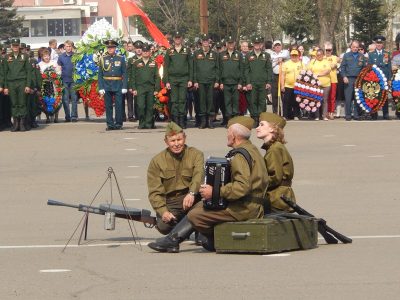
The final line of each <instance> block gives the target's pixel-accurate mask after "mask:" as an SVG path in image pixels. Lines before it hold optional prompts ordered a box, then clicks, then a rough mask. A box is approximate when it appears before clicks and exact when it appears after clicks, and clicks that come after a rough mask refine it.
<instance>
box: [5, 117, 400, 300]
mask: <svg viewBox="0 0 400 300" xmlns="http://www.w3.org/2000/svg"><path fill="white" fill-rule="evenodd" d="M164 127H165V123H157V129H155V130H138V129H137V123H125V124H124V130H121V131H111V132H110V131H108V132H106V131H105V123H104V120H95V119H93V120H92V121H90V122H84V121H79V122H77V123H59V124H50V125H48V126H47V125H45V124H41V126H40V128H39V129H37V130H32V131H30V132H25V133H10V132H1V133H0V151H1V156H0V166H1V170H0V190H1V196H0V199H1V212H2V213H1V218H0V227H1V231H0V261H1V268H0V277H1V278H2V280H1V281H0V295H1V296H0V298H1V299H96V298H97V299H111V298H112V299H378V298H380V299H398V297H399V296H398V295H399V294H400V259H399V249H400V232H399V228H400V218H399V217H398V216H399V209H400V204H399V200H400V198H399V192H398V182H399V178H400V171H399V170H400V160H399V159H398V155H399V154H398V151H399V150H398V149H400V139H398V138H397V135H398V131H399V128H400V123H399V122H398V121H395V120H392V121H359V122H346V121H344V120H343V119H337V120H334V121H329V122H323V121H320V122H316V121H297V122H296V121H291V122H289V123H288V125H287V126H286V128H285V131H286V138H287V140H288V144H287V147H288V149H289V151H290V153H291V155H292V157H293V160H294V165H295V176H294V180H293V183H294V184H293V188H294V191H295V193H296V197H297V200H298V203H299V204H300V205H302V206H303V207H304V208H306V209H307V210H309V211H310V212H311V213H314V214H315V215H317V216H320V217H324V218H325V219H326V220H327V221H328V225H330V226H331V227H333V228H334V229H336V230H337V231H339V232H341V233H343V234H345V235H348V236H350V237H352V238H353V244H347V245H343V244H338V245H326V244H325V242H324V241H323V240H321V239H320V240H319V247H318V248H316V249H313V250H307V251H295V252H286V253H281V254H276V255H235V254H231V255H227V254H215V253H208V252H206V251H204V250H203V249H202V248H201V247H197V246H195V245H194V243H193V241H187V242H184V243H183V244H182V247H181V252H180V253H178V254H162V253H156V252H154V251H152V250H151V249H149V248H148V247H147V246H146V245H147V243H148V242H150V241H152V240H153V239H154V238H157V237H159V236H160V234H159V233H158V232H157V231H156V230H155V229H148V228H145V227H144V226H143V225H142V223H138V222H135V224H134V225H135V229H136V231H137V236H136V238H137V240H138V243H137V244H136V245H135V244H132V238H131V237H130V230H129V227H128V224H127V222H126V221H125V220H120V219H117V224H116V230H115V231H105V230H104V229H103V222H104V221H103V217H102V216H98V215H90V217H89V230H88V241H86V242H84V243H83V245H81V246H79V247H77V246H76V244H77V239H78V236H79V232H78V234H77V235H76V236H74V238H73V239H72V241H71V243H70V247H68V248H67V249H66V251H65V252H62V249H63V246H64V245H65V244H66V242H67V240H68V239H69V237H70V235H71V234H72V232H73V231H74V229H75V227H76V225H77V224H78V222H79V220H80V219H81V217H82V213H81V212H78V211H77V210H76V209H73V208H66V207H55V206H47V205H46V202H47V200H48V199H55V200H60V201H64V202H67V203H72V204H88V203H89V202H90V201H91V200H92V198H93V196H94V194H95V193H96V191H97V190H98V189H99V187H100V185H101V184H102V183H103V182H104V180H105V178H106V176H107V174H106V171H107V168H108V167H112V168H113V169H114V171H115V173H116V175H117V178H118V182H119V185H120V188H121V190H122V192H123V196H124V198H125V200H126V202H127V204H128V206H130V207H136V208H145V209H151V206H150V204H149V202H148V200H147V186H146V170H147V166H148V163H149V161H150V159H151V158H152V157H153V156H154V155H155V154H156V153H158V152H160V151H161V150H162V149H163V148H164V147H165V144H164V142H163V138H164V130H163V128H164ZM186 133H187V136H188V138H187V144H189V145H191V146H195V147H197V148H198V149H200V150H202V151H203V152H204V154H205V157H207V156H209V155H213V156H223V155H225V154H226V152H227V151H228V147H227V146H226V129H224V128H216V129H214V130H210V129H206V130H199V129H197V128H189V129H187V130H186ZM254 134H255V132H254V130H253V135H254ZM251 139H252V141H253V143H255V144H256V145H257V146H261V142H260V141H259V140H257V139H256V138H255V136H252V138H251ZM114 187H115V186H114ZM113 197H114V203H116V204H118V202H119V200H118V196H117V194H116V193H115V192H114V194H113ZM109 199H110V192H109V186H105V188H104V191H103V192H101V193H100V194H99V197H98V199H97V200H96V201H95V203H96V204H100V203H104V202H105V201H106V200H109ZM139 242H140V244H141V246H140V245H139Z"/></svg>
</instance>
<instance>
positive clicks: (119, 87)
mask: <svg viewBox="0 0 400 300" xmlns="http://www.w3.org/2000/svg"><path fill="white" fill-rule="evenodd" d="M105 44H106V46H107V53H106V55H105V56H103V57H101V61H100V66H99V94H100V95H105V97H104V98H105V103H106V120H107V128H106V130H118V129H122V122H123V121H122V94H126V92H127V91H128V90H127V85H128V81H127V76H126V62H125V57H124V56H121V55H118V54H116V53H115V51H116V48H117V46H118V43H117V42H116V41H113V40H108V41H106V42H105ZM113 97H114V99H115V122H114V118H113Z"/></svg>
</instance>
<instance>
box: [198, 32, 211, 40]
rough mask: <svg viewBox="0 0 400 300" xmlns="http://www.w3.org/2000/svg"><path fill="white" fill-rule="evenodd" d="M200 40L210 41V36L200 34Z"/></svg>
mask: <svg viewBox="0 0 400 300" xmlns="http://www.w3.org/2000/svg"><path fill="white" fill-rule="evenodd" d="M200 39H201V40H202V41H208V40H209V39H210V36H209V35H208V34H207V33H202V34H200Z"/></svg>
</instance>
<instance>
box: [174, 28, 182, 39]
mask: <svg viewBox="0 0 400 300" xmlns="http://www.w3.org/2000/svg"><path fill="white" fill-rule="evenodd" d="M182 35H183V34H182V32H180V31H179V30H177V31H175V32H174V33H173V34H172V36H173V37H174V38H180V37H182Z"/></svg>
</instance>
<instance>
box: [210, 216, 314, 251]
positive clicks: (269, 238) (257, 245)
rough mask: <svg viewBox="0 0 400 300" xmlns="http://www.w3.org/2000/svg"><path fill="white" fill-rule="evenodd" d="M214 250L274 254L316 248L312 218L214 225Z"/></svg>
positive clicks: (265, 219) (260, 220)
mask: <svg viewBox="0 0 400 300" xmlns="http://www.w3.org/2000/svg"><path fill="white" fill-rule="evenodd" d="M214 238H215V249H216V251H217V253H274V252H282V251H288V250H297V249H311V248H315V247H317V241H318V226H317V221H316V220H315V219H314V218H304V217H301V218H298V217H296V218H271V217H266V218H264V219H255V220H248V221H245V222H227V223H222V224H219V225H217V226H215V228H214Z"/></svg>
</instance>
